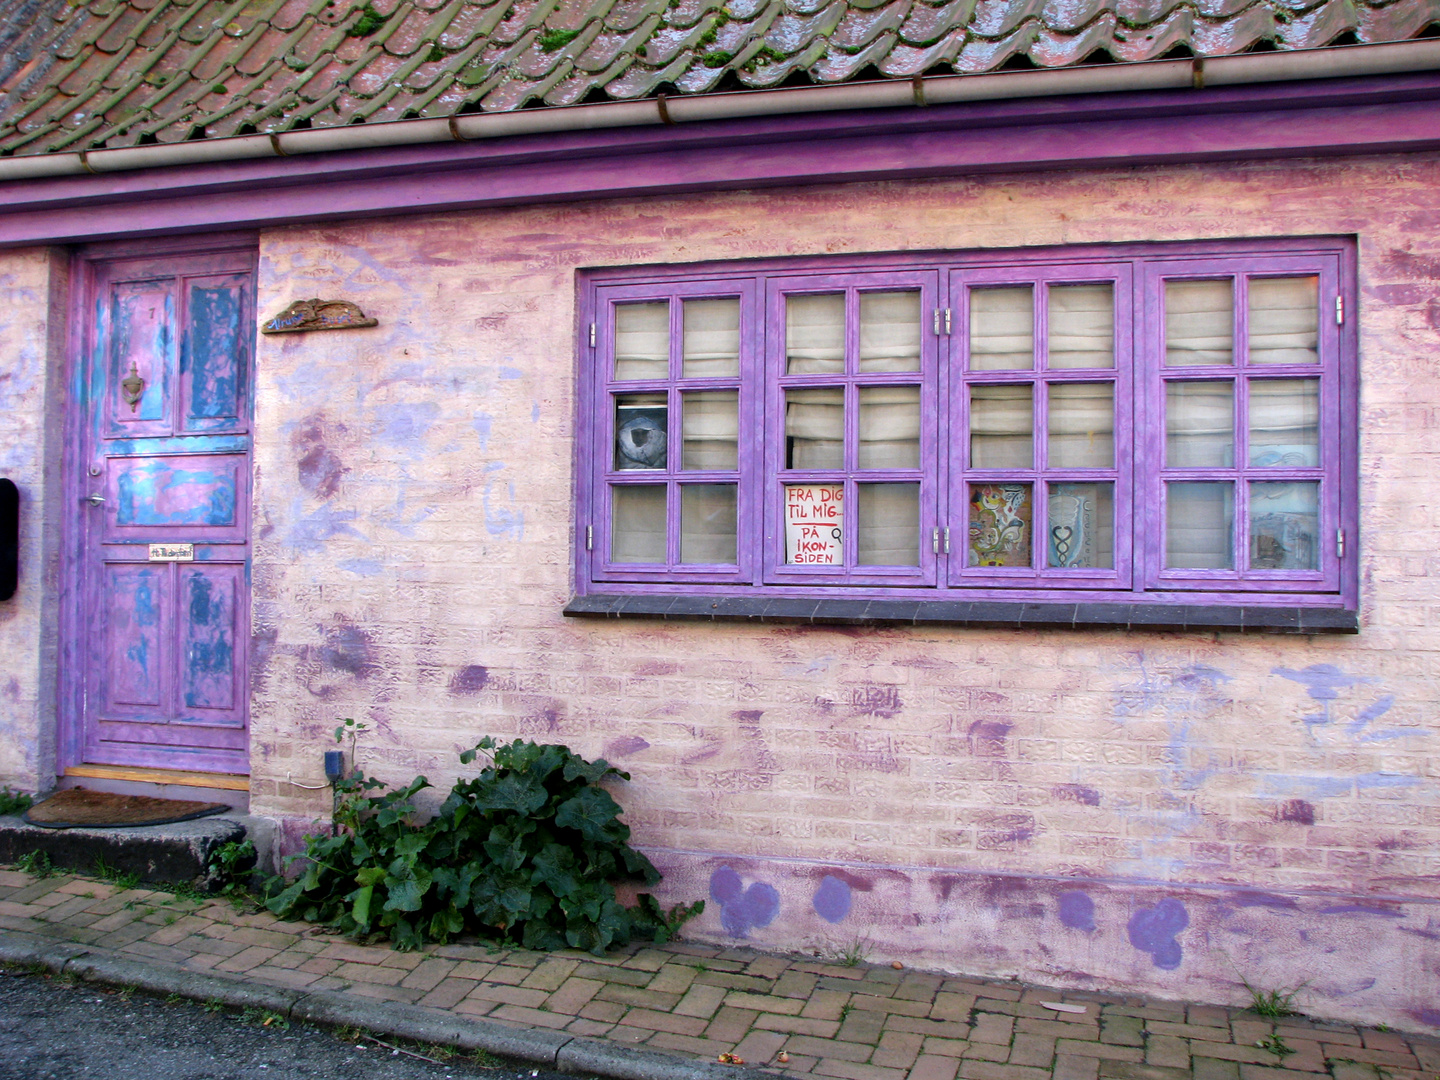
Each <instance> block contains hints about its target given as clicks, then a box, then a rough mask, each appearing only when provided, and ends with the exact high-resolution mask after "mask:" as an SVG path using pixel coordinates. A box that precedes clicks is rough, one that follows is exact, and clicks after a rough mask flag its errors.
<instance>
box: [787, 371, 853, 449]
mask: <svg viewBox="0 0 1440 1080" xmlns="http://www.w3.org/2000/svg"><path fill="white" fill-rule="evenodd" d="M785 467H786V468H787V469H843V468H844V467H845V391H844V390H843V389H841V388H840V387H838V386H835V387H829V386H822V387H815V388H813V389H807V390H786V391H785Z"/></svg>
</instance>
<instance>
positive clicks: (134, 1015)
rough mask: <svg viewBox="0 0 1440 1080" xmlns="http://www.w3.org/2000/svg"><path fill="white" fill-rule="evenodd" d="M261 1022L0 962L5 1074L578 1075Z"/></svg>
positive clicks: (121, 1077)
mask: <svg viewBox="0 0 1440 1080" xmlns="http://www.w3.org/2000/svg"><path fill="white" fill-rule="evenodd" d="M264 1020H265V1016H264V1014H261V1013H257V1012H254V1011H251V1013H250V1014H248V1015H246V1014H241V1013H234V1012H226V1011H220V1010H219V1009H218V1008H217V1009H214V1010H210V1009H207V1008H206V1007H205V1006H203V1005H201V1004H199V1003H196V1002H190V1001H162V1000H160V999H159V998H152V997H146V996H145V995H143V994H139V993H135V994H126V993H124V992H121V991H117V990H115V989H112V988H109V987H99V986H96V985H94V984H90V983H79V982H74V983H72V982H67V981H64V980H63V979H56V978H52V977H49V976H44V975H32V974H28V973H25V972H23V971H20V970H18V969H14V968H10V969H5V968H0V1080H72V1078H85V1077H96V1078H103V1080H359V1078H362V1077H363V1078H364V1080H462V1078H463V1080H469V1078H475V1077H484V1078H485V1080H574V1078H573V1077H570V1078H561V1077H559V1076H558V1074H556V1073H551V1072H536V1071H532V1070H531V1069H530V1068H528V1067H520V1066H516V1065H514V1064H512V1063H507V1062H497V1061H496V1060H495V1059H493V1058H490V1059H488V1060H487V1062H486V1063H481V1062H477V1061H476V1059H475V1058H473V1057H470V1056H468V1055H463V1054H456V1055H455V1056H453V1057H451V1058H449V1060H440V1061H437V1062H431V1061H424V1060H421V1059H420V1058H417V1057H414V1056H410V1055H409V1054H406V1053H403V1052H396V1051H395V1050H394V1049H392V1048H391V1047H387V1046H381V1045H378V1044H377V1043H376V1042H374V1041H373V1040H371V1039H369V1038H366V1037H352V1038H341V1037H340V1036H339V1035H337V1034H335V1033H332V1032H329V1031H325V1030H322V1029H320V1028H316V1027H310V1026H308V1025H302V1024H296V1025H293V1026H289V1027H282V1026H281V1023H277V1022H275V1021H272V1022H271V1023H270V1024H269V1025H268V1026H266V1025H265V1024H264ZM352 1035H355V1033H352ZM382 1038H383V1037H382ZM384 1041H385V1042H387V1043H392V1044H394V1046H404V1048H405V1049H406V1050H410V1051H411V1052H412V1053H419V1054H422V1055H424V1056H427V1057H431V1058H437V1059H439V1058H441V1057H442V1055H443V1054H444V1051H443V1050H440V1051H437V1050H435V1049H434V1048H427V1047H419V1046H415V1045H413V1044H404V1043H401V1042H399V1041H398V1040H394V1039H389V1038H386V1039H385V1040H384Z"/></svg>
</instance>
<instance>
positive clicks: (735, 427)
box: [681, 390, 740, 469]
mask: <svg viewBox="0 0 1440 1080" xmlns="http://www.w3.org/2000/svg"><path fill="white" fill-rule="evenodd" d="M681 400H682V402H683V405H682V409H683V413H684V425H685V441H684V446H683V453H682V466H681V467H682V468H685V469H737V468H739V467H740V465H739V459H738V448H739V439H740V413H739V404H740V395H739V392H738V391H736V390H707V391H704V392H702V393H692V394H686V395H684V397H683V398H682V399H681Z"/></svg>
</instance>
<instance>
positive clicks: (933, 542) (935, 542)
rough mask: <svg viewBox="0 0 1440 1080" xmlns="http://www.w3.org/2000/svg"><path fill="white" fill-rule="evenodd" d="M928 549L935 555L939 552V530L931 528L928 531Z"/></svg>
mask: <svg viewBox="0 0 1440 1080" xmlns="http://www.w3.org/2000/svg"><path fill="white" fill-rule="evenodd" d="M930 550H931V551H933V552H934V553H935V554H936V555H939V554H940V530H939V529H933V530H931V533H930Z"/></svg>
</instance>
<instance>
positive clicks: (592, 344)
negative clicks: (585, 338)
mask: <svg viewBox="0 0 1440 1080" xmlns="http://www.w3.org/2000/svg"><path fill="white" fill-rule="evenodd" d="M590 347H591V348H592V349H593V348H594V347H595V324H594V323H593V322H592V323H591V324H590Z"/></svg>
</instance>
